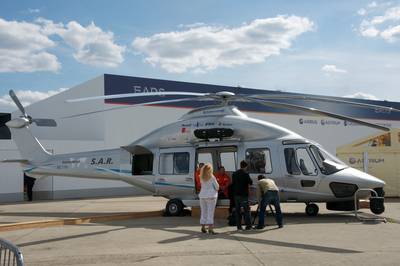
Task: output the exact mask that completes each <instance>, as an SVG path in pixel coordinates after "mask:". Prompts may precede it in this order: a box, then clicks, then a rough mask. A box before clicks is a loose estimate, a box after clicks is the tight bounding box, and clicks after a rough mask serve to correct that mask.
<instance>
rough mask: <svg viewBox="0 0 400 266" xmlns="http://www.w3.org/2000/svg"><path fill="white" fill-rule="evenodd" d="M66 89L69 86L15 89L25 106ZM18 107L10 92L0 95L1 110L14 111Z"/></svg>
mask: <svg viewBox="0 0 400 266" xmlns="http://www.w3.org/2000/svg"><path fill="white" fill-rule="evenodd" d="M65 90H67V88H60V89H58V90H49V91H32V90H17V91H15V94H16V95H17V97H18V99H19V100H20V102H21V103H22V105H23V106H24V107H25V106H28V105H31V104H32V103H35V102H37V101H41V100H43V99H46V98H48V97H50V96H53V95H55V94H58V93H60V92H63V91H65ZM16 109H17V107H16V105H15V103H14V102H13V101H12V99H11V98H10V96H9V95H8V94H6V95H3V96H1V97H0V111H3V112H12V111H14V110H16Z"/></svg>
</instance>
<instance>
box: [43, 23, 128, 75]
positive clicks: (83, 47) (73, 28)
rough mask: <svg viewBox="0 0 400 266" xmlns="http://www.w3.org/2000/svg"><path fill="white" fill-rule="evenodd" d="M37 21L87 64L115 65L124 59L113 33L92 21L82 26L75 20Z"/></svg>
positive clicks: (76, 57) (122, 47)
mask: <svg viewBox="0 0 400 266" xmlns="http://www.w3.org/2000/svg"><path fill="white" fill-rule="evenodd" d="M36 22H37V23H39V24H41V25H42V27H43V32H45V33H46V34H57V35H59V36H60V37H61V38H62V39H63V40H64V41H65V42H66V43H67V44H68V45H69V46H71V47H72V48H73V49H74V50H75V53H74V58H75V59H76V60H77V61H79V62H81V63H83V64H87V65H92V66H101V67H104V66H105V67H117V66H118V65H119V64H120V63H122V62H123V61H124V58H123V53H124V52H125V47H124V46H120V45H117V44H116V43H115V42H114V34H113V33H112V32H109V31H108V32H105V31H103V30H102V29H101V28H99V27H97V26H96V25H95V24H94V22H92V23H91V24H89V25H88V26H86V27H84V26H82V25H81V24H79V23H78V22H76V21H70V22H69V23H68V24H67V25H63V24H62V23H57V24H56V23H53V21H51V20H46V19H43V18H39V19H37V20H36Z"/></svg>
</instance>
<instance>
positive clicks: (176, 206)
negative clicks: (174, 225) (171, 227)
mask: <svg viewBox="0 0 400 266" xmlns="http://www.w3.org/2000/svg"><path fill="white" fill-rule="evenodd" d="M182 210H183V203H182V201H181V200H180V199H170V200H169V201H168V202H167V205H166V207H165V212H166V214H167V216H179V215H180V214H181V213H182Z"/></svg>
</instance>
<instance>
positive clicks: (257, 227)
mask: <svg viewBox="0 0 400 266" xmlns="http://www.w3.org/2000/svg"><path fill="white" fill-rule="evenodd" d="M256 229H259V230H261V229H264V226H263V225H257V226H256Z"/></svg>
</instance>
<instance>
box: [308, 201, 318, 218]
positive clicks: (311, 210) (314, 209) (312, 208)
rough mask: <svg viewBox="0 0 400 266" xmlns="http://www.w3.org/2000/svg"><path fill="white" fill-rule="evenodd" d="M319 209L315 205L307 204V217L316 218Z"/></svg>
mask: <svg viewBox="0 0 400 266" xmlns="http://www.w3.org/2000/svg"><path fill="white" fill-rule="evenodd" d="M318 211H319V207H318V205H317V204H315V203H309V204H307V206H306V213H307V215H308V216H317V214H318Z"/></svg>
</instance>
